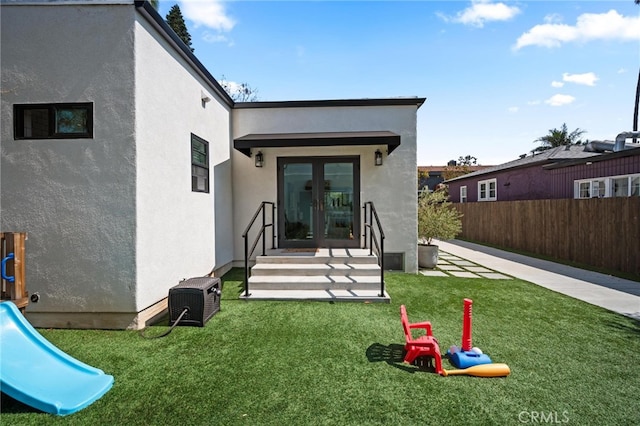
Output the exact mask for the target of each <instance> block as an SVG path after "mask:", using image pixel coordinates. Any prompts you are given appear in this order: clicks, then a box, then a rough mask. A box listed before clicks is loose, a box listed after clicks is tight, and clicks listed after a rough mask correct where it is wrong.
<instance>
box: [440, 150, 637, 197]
mask: <svg viewBox="0 0 640 426" xmlns="http://www.w3.org/2000/svg"><path fill="white" fill-rule="evenodd" d="M613 146H614V144H613V143H607V142H593V143H591V144H588V145H586V146H583V145H571V146H569V147H566V146H562V147H557V148H552V149H549V150H547V151H543V152H541V153H536V154H535V155H529V156H524V157H522V158H520V159H518V160H515V161H511V162H508V163H504V164H501V165H498V166H494V167H491V168H488V169H485V170H481V171H477V172H474V173H470V174H467V175H464V176H460V177H457V178H455V179H450V180H448V181H446V183H447V184H448V185H449V196H450V198H451V201H452V202H454V203H466V202H476V201H516V200H540V199H558V198H591V197H613V196H625V197H627V196H637V195H639V194H638V193H639V191H640V146H638V144H635V145H634V144H627V145H626V147H625V148H626V149H623V150H620V151H617V152H614V151H613Z"/></svg>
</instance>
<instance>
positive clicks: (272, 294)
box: [240, 288, 391, 303]
mask: <svg viewBox="0 0 640 426" xmlns="http://www.w3.org/2000/svg"><path fill="white" fill-rule="evenodd" d="M240 298H241V299H245V300H282V301H287V300H314V301H321V302H359V303H389V302H390V301H391V297H389V294H388V293H387V292H385V293H384V295H382V296H380V289H379V288H378V289H376V290H259V289H254V290H251V289H250V290H249V296H246V295H245V294H244V293H242V295H241V296H240Z"/></svg>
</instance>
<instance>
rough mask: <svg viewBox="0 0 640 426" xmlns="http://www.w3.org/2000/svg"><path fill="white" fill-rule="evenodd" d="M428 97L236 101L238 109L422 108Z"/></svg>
mask: <svg viewBox="0 0 640 426" xmlns="http://www.w3.org/2000/svg"><path fill="white" fill-rule="evenodd" d="M426 100H427V98H418V97H409V98H363V99H327V100H304V101H264V102H236V104H235V106H234V108H236V109H251V108H309V107H319V108H322V107H358V106H403V105H405V106H411V105H415V106H416V107H417V108H420V107H421V106H422V104H423V103H424V102H425V101H426Z"/></svg>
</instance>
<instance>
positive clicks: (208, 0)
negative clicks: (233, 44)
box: [180, 0, 236, 32]
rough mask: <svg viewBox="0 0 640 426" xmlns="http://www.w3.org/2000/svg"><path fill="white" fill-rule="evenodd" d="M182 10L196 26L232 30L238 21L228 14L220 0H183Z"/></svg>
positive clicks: (221, 30)
mask: <svg viewBox="0 0 640 426" xmlns="http://www.w3.org/2000/svg"><path fill="white" fill-rule="evenodd" d="M180 10H181V11H182V13H183V15H184V17H185V18H186V19H188V20H190V21H192V22H193V24H194V26H195V27H196V28H198V27H200V26H204V27H207V28H211V29H214V30H217V31H219V32H225V31H231V30H232V29H233V27H234V26H235V24H236V22H235V21H234V20H233V18H231V17H230V16H228V15H227V13H226V11H225V8H224V4H223V3H222V2H221V1H219V0H182V1H180Z"/></svg>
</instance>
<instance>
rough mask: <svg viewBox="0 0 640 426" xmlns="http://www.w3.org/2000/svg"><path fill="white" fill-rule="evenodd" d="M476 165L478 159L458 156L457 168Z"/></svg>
mask: <svg viewBox="0 0 640 426" xmlns="http://www.w3.org/2000/svg"><path fill="white" fill-rule="evenodd" d="M476 164H478V159H477V158H476V157H474V156H472V155H466V156H464V157H463V156H460V157H459V158H458V165H459V166H475V165H476Z"/></svg>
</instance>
